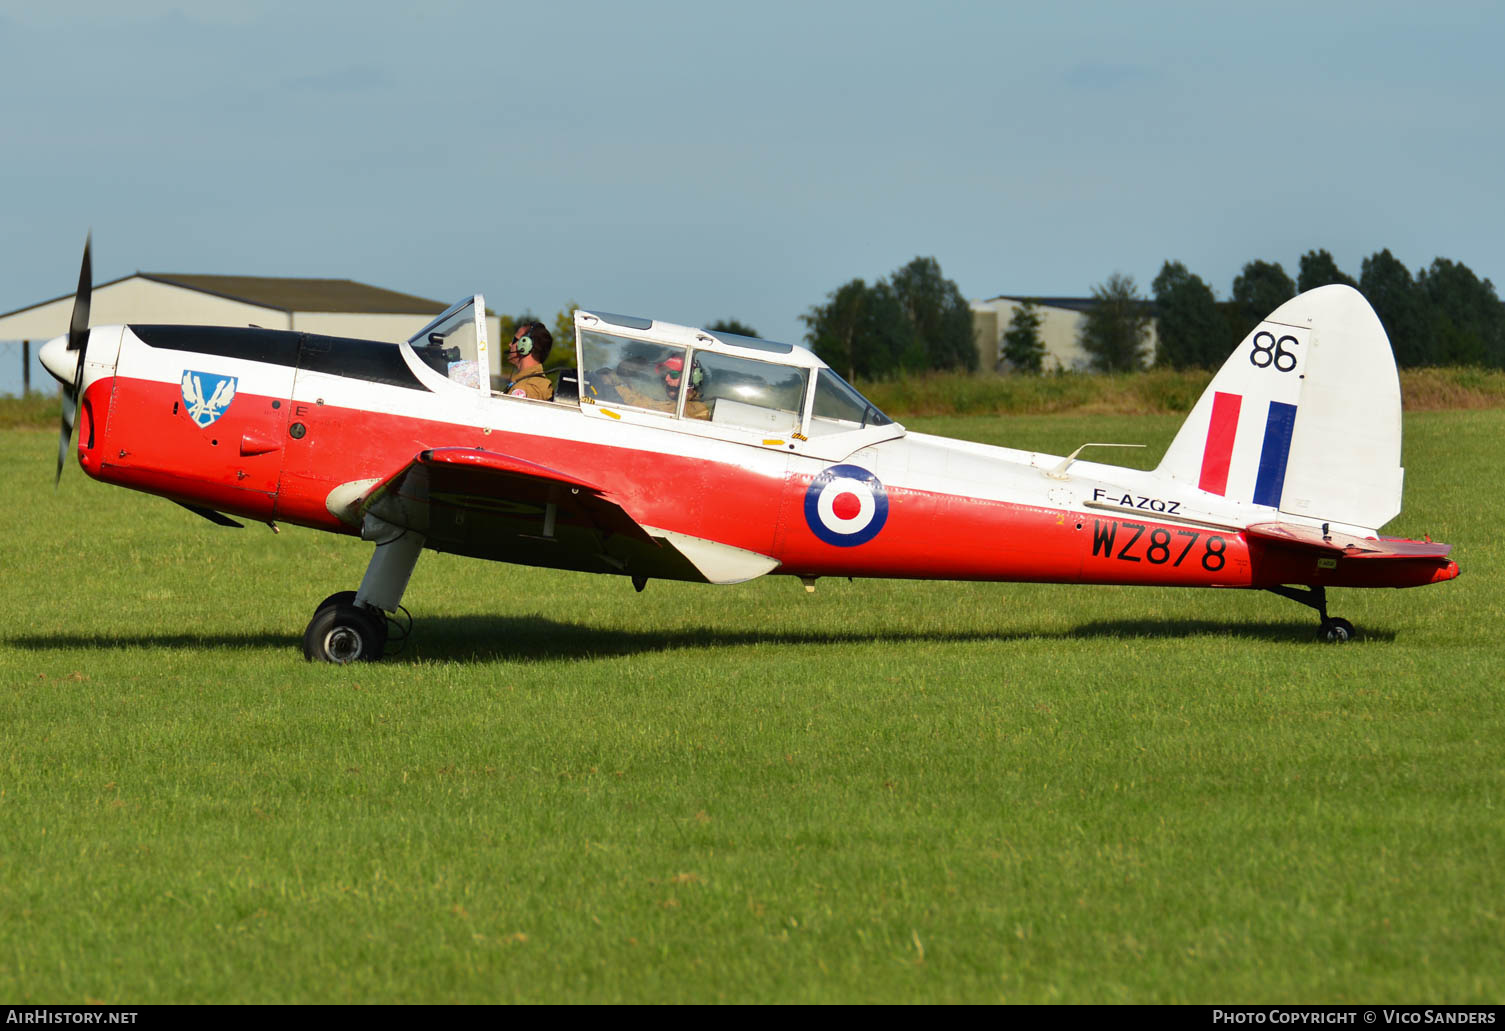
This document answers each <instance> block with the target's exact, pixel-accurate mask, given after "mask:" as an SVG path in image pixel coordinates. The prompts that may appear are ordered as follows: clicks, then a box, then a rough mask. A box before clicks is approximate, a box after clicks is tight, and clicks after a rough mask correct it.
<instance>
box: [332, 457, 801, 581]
mask: <svg viewBox="0 0 1505 1031" xmlns="http://www.w3.org/2000/svg"><path fill="white" fill-rule="evenodd" d="M329 506H330V510H331V511H332V512H334V513H335V514H336V515H338V516H339V517H340V518H341V519H344V520H345V521H346V522H349V523H352V524H362V523H365V524H367V527H366V528H367V529H368V531H369V532H368V533H367V536H371V535H372V533H373V532H377V533H379V532H380V524H381V523H386V524H390V525H392V526H398V527H403V528H405V529H411V530H416V531H417V532H419V533H421V534H423V535H424V538H425V546H426V547H430V548H433V549H435V550H437V551H446V552H451V553H454V554H459V555H469V556H473V557H476V558H487V559H495V560H498V561H503V562H518V563H521V564H524V565H536V566H550V567H554V568H559V569H580V570H585V571H587V572H596V573H623V574H627V575H631V576H642V577H648V578H652V579H667V580H693V581H698V582H706V581H713V582H731V580H730V579H729V578H728V577H727V572H726V571H727V569H728V568H730V566H731V565H733V564H735V565H736V572H737V574H738V575H737V577H736V578H737V579H748V578H749V576H752V575H760V574H761V573H764V572H768V571H769V569H771V568H773V567H774V566H776V565H777V564H778V563H777V562H775V561H774V560H772V559H767V558H766V556H754V555H753V554H752V553H751V552H743V551H741V550H740V549H736V548H730V547H728V546H726V545H721V544H717V543H716V542H713V541H701V540H699V539H697V538H682V537H681V535H679V534H672V533H668V532H667V531H663V530H652V529H651V528H649V527H644V526H642V525H641V524H639V523H638V521H637V520H636V519H634V518H633V517H632V516H631V515H630V514H629V513H628V512H627V511H626V510H625V509H624V508H623V507H622V506H621V505H620V504H618V503H617V501H616V500H614V498H613V497H612V495H611V493H610V492H609V491H608V490H606V489H604V488H603V487H601V486H599V485H597V484H595V483H591V482H589V481H587V480H584V479H582V478H580V477H577V476H574V475H572V474H570V473H566V472H562V471H560V470H558V469H553V468H550V467H548V466H544V465H540V464H538V463H536V462H530V461H528V460H526V459H522V458H516V457H513V456H511V455H503V454H500V453H498V452H495V451H486V450H483V449H480V448H458V447H451V448H433V449H430V450H427V451H421V452H419V453H418V454H417V455H416V456H415V457H414V458H413V460H412V461H410V462H409V463H408V464H407V465H405V466H403V467H402V468H401V469H399V470H398V471H397V472H395V473H393V474H392V475H391V476H389V477H387V478H386V479H384V480H382V481H380V482H377V483H375V484H374V485H373V484H371V483H370V481H356V482H354V483H351V484H349V485H347V486H345V487H341V488H337V489H336V490H335V492H334V493H333V494H331V495H330V500H329ZM373 521H374V523H373ZM733 553H735V554H733ZM708 555H709V556H710V558H711V561H710V562H707V556H708ZM744 568H746V569H747V570H748V572H747V574H746V575H742V573H743V570H744ZM754 570H755V571H754Z"/></svg>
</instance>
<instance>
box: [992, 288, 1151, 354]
mask: <svg viewBox="0 0 1505 1031" xmlns="http://www.w3.org/2000/svg"><path fill="white" fill-rule="evenodd" d="M1026 300H1030V301H1034V302H1035V310H1036V311H1038V312H1039V313H1040V316H1041V321H1040V339H1041V341H1042V342H1043V343H1044V344H1045V371H1046V372H1052V371H1054V370H1056V369H1068V370H1069V369H1086V368H1088V367H1089V366H1090V365H1091V362H1092V359H1091V356H1090V355H1088V354H1087V352H1086V351H1084V350H1082V345H1081V344H1080V343H1079V342H1078V339H1079V335H1080V333H1081V328H1082V323H1083V321H1085V319H1086V316H1087V312H1088V310H1089V309H1091V307H1092V306H1093V305H1094V304H1096V303H1097V302H1096V301H1095V300H1094V299H1093V298H1091V297H1025V296H1023V295H1018V296H1002V297H993V298H990V299H989V300H986V301H973V302H971V305H972V336H973V339H974V340H975V341H976V342H977V357H978V359H979V361H978V368H980V369H984V370H989V369H997V370H998V371H999V372H1006V371H1008V370H1007V367H1006V366H1002V365H1001V364H1000V363H1001V361H1002V350H1003V334H1004V333H1006V332H1007V331H1008V328H1009V323H1010V322H1012V321H1013V318H1014V312H1015V311H1017V310H1018V309H1019V306H1020V305H1021V304H1023V303H1024V302H1025V301H1026ZM1144 303H1145V306H1146V310H1145V314H1147V315H1150V316H1151V318H1150V331H1149V333H1148V334H1147V336H1146V337H1145V351H1144V355H1145V364H1150V363H1152V362H1154V360H1155V320H1154V317H1153V316H1154V306H1153V304H1152V302H1149V301H1146V302H1144Z"/></svg>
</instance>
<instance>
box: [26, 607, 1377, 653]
mask: <svg viewBox="0 0 1505 1031" xmlns="http://www.w3.org/2000/svg"><path fill="white" fill-rule="evenodd" d="M1208 636H1211V637H1235V638H1245V639H1254V640H1260V641H1270V642H1275V643H1306V642H1308V641H1310V642H1312V643H1313V644H1316V643H1317V641H1316V634H1315V632H1314V628H1313V627H1312V626H1311V625H1310V624H1309V623H1307V622H1305V621H1300V622H1298V621H1294V620H1267V621H1263V622H1241V623H1225V622H1218V621H1215V620H1207V619H1178V618H1165V619H1130V620H1097V621H1094V622H1090V623H1082V624H1078V625H1077V626H1073V627H1063V628H1061V629H1055V630H1045V631H1041V630H1022V629H1021V630H1009V629H1006V628H1005V629H1000V630H997V631H983V630H946V629H942V628H936V629H924V628H918V629H902V630H896V629H877V630H874V631H871V632H869V631H864V630H855V629H848V630H756V629H740V630H733V629H727V628H724V627H713V626H690V627H679V628H675V629H670V630H664V629H647V628H645V629H641V630H624V629H618V628H598V627H591V626H589V625H585V624H580V623H563V622H559V621H557V620H551V619H537V618H527V617H521V616H450V617H429V618H426V619H425V620H424V621H423V623H422V624H421V625H420V626H419V627H418V628H417V629H416V631H415V632H414V635H413V637H412V639H411V640H410V641H409V643H408V645H407V646H406V647H405V648H404V649H403V650H402V652H401V653H400V654H399V655H398V656H397V661H399V662H401V661H403V660H410V661H411V660H438V661H449V662H465V661H474V662H490V661H495V660H503V661H511V662H549V661H554V660H558V659H591V658H616V657H621V656H628V655H642V654H648V653H652V652H665V651H675V650H678V649H690V648H694V649H696V650H704V649H706V648H741V647H750V646H763V645H792V646H797V647H821V646H825V645H852V644H967V643H982V642H988V641H994V642H1008V641H1028V640H1030V639H1038V640H1049V641H1070V640H1084V639H1093V638H1111V639H1117V640H1125V641H1128V640H1135V639H1141V640H1172V639H1181V638H1186V639H1188V644H1189V645H1190V646H1192V647H1204V646H1205V645H1202V644H1198V643H1197V642H1194V641H1191V640H1190V639H1191V638H1197V637H1208ZM1361 639H1364V640H1370V641H1393V640H1394V639H1395V633H1394V632H1393V631H1390V630H1378V629H1369V630H1366V631H1365V632H1364V634H1363V635H1362V638H1361ZM5 643H7V644H9V645H12V646H14V647H17V648H24V649H27V650H29V651H69V650H75V649H100V650H109V649H114V648H167V649H183V650H190V651H210V652H212V651H226V650H241V649H244V650H248V651H249V650H256V649H262V648H278V649H286V648H289V647H293V648H296V647H297V646H298V645H299V643H300V639H299V637H298V636H297V635H295V634H275V633H257V634H225V635H223V636H215V635H208V634H118V635H117V634H68V633H57V634H20V635H16V636H13V637H10V638H7V639H5ZM392 650H393V649H392V647H391V646H389V649H388V651H389V653H390V652H391V651H392Z"/></svg>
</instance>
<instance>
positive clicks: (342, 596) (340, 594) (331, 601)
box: [314, 591, 355, 612]
mask: <svg viewBox="0 0 1505 1031" xmlns="http://www.w3.org/2000/svg"><path fill="white" fill-rule="evenodd" d="M354 604H355V592H354V591H336V592H335V593H334V594H331V595H330V596H329V597H327V598H325V599H324V600H323V601H321V602H319V604H317V605H315V606H314V611H315V612H318V611H320V610H321V609H327V608H329V606H331V605H354Z"/></svg>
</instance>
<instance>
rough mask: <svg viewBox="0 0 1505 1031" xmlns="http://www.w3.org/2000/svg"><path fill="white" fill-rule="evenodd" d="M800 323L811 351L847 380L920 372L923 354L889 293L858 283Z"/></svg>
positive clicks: (844, 288) (828, 298)
mask: <svg viewBox="0 0 1505 1031" xmlns="http://www.w3.org/2000/svg"><path fill="white" fill-rule="evenodd" d="M800 321H801V322H803V323H804V324H805V326H806V331H805V340H806V342H808V343H809V344H810V349H811V350H813V351H814V352H815V353H816V354H817V355H819V356H820V357H821V359H822V360H823V361H825V362H826V363H827V364H828V365H830V366H831V367H832V368H834V369H838V370H840V371H843V372H844V373H845V374H846V377H847V378H848V379H857V378H859V377H861V378H864V379H871V378H874V377H878V376H887V375H892V374H893V373H895V372H898V371H901V370H903V369H905V368H906V367H908V368H922V367H923V366H924V353H923V352H922V351H921V350H920V349H919V347H918V345H917V343H916V341H915V338H914V331H913V329H912V328H911V327H910V325H909V321H908V319H907V318H906V317H905V314H904V311H903V308H902V307H901V306H900V304H899V299H898V297H897V296H896V295H895V294H894V291H893V288H892V287H890V286H889V285H888V284H887V283H885V282H882V281H879V282H878V283H876V284H874V285H873V286H868V285H867V283H865V282H863V281H862V280H861V279H854V280H852V281H851V282H849V283H845V284H843V285H842V286H839V287H837V288H836V289H835V290H833V291H831V293H829V294H828V295H826V303H825V304H818V305H816V306H815V307H814V308H811V309H810V310H809V311H808V312H806V313H805V314H804V315H801V316H800Z"/></svg>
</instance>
